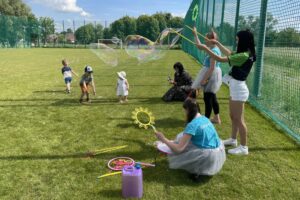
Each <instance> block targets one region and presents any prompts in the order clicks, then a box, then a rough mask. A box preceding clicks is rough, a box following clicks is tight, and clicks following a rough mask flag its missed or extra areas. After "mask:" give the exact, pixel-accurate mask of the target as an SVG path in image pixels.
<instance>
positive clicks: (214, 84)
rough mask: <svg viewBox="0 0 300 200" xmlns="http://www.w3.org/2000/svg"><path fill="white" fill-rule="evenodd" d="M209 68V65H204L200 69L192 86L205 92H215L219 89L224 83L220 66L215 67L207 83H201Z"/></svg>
mask: <svg viewBox="0 0 300 200" xmlns="http://www.w3.org/2000/svg"><path fill="white" fill-rule="evenodd" d="M208 70H209V68H208V67H203V68H202V69H201V70H200V71H199V73H198V75H197V77H196V79H195V81H194V82H193V85H192V88H193V89H200V90H203V92H211V93H214V94H215V93H217V92H218V91H219V89H220V87H221V85H222V70H221V68H220V67H215V69H214V71H213V73H212V75H211V76H210V78H209V79H208V82H207V84H206V85H201V81H202V80H203V78H204V76H205V74H206V72H207V71H208Z"/></svg>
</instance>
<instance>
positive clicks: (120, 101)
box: [119, 95, 123, 103]
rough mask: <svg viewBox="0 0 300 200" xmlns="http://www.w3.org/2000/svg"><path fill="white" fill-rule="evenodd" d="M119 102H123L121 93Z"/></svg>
mask: <svg viewBox="0 0 300 200" xmlns="http://www.w3.org/2000/svg"><path fill="white" fill-rule="evenodd" d="M119 102H120V103H123V97H122V96H121V95H119Z"/></svg>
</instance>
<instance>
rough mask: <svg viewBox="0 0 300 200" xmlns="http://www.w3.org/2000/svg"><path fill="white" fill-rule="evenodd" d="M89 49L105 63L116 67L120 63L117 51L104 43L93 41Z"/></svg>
mask: <svg viewBox="0 0 300 200" xmlns="http://www.w3.org/2000/svg"><path fill="white" fill-rule="evenodd" d="M89 49H90V50H91V51H92V52H93V53H94V54H95V55H96V56H97V57H98V58H100V59H101V60H102V61H103V62H104V63H105V64H107V65H110V66H112V67H115V66H117V65H118V56H117V52H116V51H115V50H114V49H112V48H110V47H109V46H107V45H105V44H103V43H91V44H89Z"/></svg>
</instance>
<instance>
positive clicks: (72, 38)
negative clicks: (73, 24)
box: [66, 33, 75, 43]
mask: <svg viewBox="0 0 300 200" xmlns="http://www.w3.org/2000/svg"><path fill="white" fill-rule="evenodd" d="M66 41H67V43H75V35H74V33H66Z"/></svg>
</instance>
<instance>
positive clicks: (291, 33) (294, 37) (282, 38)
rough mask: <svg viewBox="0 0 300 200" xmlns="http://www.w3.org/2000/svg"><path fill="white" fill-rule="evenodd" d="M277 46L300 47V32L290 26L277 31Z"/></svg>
mask: <svg viewBox="0 0 300 200" xmlns="http://www.w3.org/2000/svg"><path fill="white" fill-rule="evenodd" d="M275 44H276V46H282V47H299V46H300V33H299V31H298V30H296V29H295V28H292V27H289V28H286V29H283V30H282V31H280V32H278V33H277V38H276V40H275Z"/></svg>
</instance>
